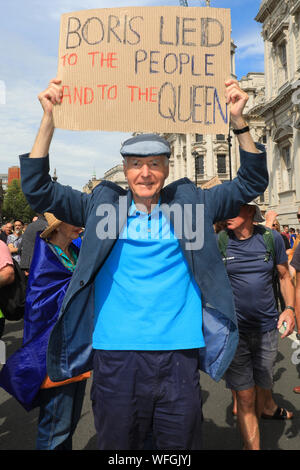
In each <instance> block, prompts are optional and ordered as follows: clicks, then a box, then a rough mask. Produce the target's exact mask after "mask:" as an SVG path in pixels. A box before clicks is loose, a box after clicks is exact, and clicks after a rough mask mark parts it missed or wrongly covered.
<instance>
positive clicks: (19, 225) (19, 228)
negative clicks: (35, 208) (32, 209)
mask: <svg viewBox="0 0 300 470" xmlns="http://www.w3.org/2000/svg"><path fill="white" fill-rule="evenodd" d="M22 228H23V224H22V222H20V221H19V220H16V222H15V223H14V229H15V232H16V233H20V232H21V231H22Z"/></svg>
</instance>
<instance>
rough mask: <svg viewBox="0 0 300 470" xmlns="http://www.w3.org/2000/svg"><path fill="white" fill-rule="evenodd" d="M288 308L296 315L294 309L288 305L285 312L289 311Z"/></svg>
mask: <svg viewBox="0 0 300 470" xmlns="http://www.w3.org/2000/svg"><path fill="white" fill-rule="evenodd" d="M288 308H289V309H290V310H292V311H293V313H295V309H294V307H291V306H290V305H287V306H286V307H285V310H287V309H288Z"/></svg>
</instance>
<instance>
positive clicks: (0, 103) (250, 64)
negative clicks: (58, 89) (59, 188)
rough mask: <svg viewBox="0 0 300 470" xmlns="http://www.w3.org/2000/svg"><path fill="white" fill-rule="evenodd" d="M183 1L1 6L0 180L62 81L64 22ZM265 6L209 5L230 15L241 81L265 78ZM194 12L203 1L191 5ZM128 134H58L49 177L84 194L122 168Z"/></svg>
mask: <svg viewBox="0 0 300 470" xmlns="http://www.w3.org/2000/svg"><path fill="white" fill-rule="evenodd" d="M179 3H180V2H179V0H149V1H147V0H139V1H137V0H125V1H118V0H111V1H110V2H109V3H108V2H106V1H104V0H85V1H84V2H82V1H80V0H51V2H44V1H41V0H26V1H24V0H14V1H12V2H7V1H5V0H0V4H1V17H0V173H7V169H8V167H10V166H13V165H19V158H18V156H19V155H20V154H23V153H27V152H30V150H31V148H32V145H33V143H34V139H35V136H36V133H37V131H38V128H39V124H40V120H41V117H42V109H41V106H40V103H39V101H38V98H37V95H38V94H39V93H40V92H41V91H43V90H44V89H45V88H47V85H48V83H49V80H50V79H52V78H54V77H55V76H56V73H57V56H58V41H59V26H60V15H61V14H62V13H68V12H72V11H78V10H82V9H83V8H84V9H93V8H115V7H116V8H117V7H125V6H178V5H179ZM260 3H261V0H211V6H212V7H215V8H230V10H231V27H232V39H233V40H234V43H235V45H236V46H237V49H236V58H235V61H236V74H237V78H238V79H240V78H241V77H242V76H244V75H247V73H249V72H263V71H264V57H263V49H264V46H263V40H262V37H261V24H259V23H257V22H256V21H255V20H254V18H255V16H256V14H257V13H258V11H259V6H260ZM188 4H189V6H190V7H199V6H200V7H201V6H205V1H204V0H188ZM129 136H130V134H127V133H119V132H98V131H93V132H86V131H84V132H82V131H80V132H79V131H78V132H74V131H66V130H62V129H56V130H55V135H54V138H53V141H52V144H51V150H50V172H51V174H52V175H53V171H54V168H56V172H57V176H58V181H59V182H60V183H62V184H66V185H70V186H72V187H73V188H75V189H79V190H82V188H83V186H84V185H85V184H86V183H87V182H88V180H89V179H90V178H91V177H92V175H93V174H94V173H95V174H96V177H97V178H98V179H99V178H102V177H103V175H104V173H105V171H107V170H109V169H110V168H112V167H113V166H115V165H117V164H118V163H120V162H121V158H120V153H119V150H120V145H121V142H122V141H124V140H125V139H126V138H127V137H129Z"/></svg>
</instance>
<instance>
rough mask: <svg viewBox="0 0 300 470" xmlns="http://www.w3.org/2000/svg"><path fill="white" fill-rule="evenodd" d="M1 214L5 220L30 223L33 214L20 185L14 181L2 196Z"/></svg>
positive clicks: (17, 181)
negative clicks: (19, 220) (18, 220)
mask: <svg viewBox="0 0 300 470" xmlns="http://www.w3.org/2000/svg"><path fill="white" fill-rule="evenodd" d="M2 214H3V217H5V219H6V220H16V219H21V220H22V221H23V222H27V223H28V222H31V220H32V217H34V215H35V212H34V211H33V210H32V209H31V207H30V206H29V204H28V202H27V201H26V198H25V196H24V193H23V191H22V189H21V183H20V181H19V180H17V179H15V180H12V182H11V183H10V184H9V186H8V188H7V191H6V193H5V196H4V201H3V207H2Z"/></svg>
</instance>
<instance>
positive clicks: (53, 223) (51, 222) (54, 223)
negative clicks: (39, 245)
mask: <svg viewBox="0 0 300 470" xmlns="http://www.w3.org/2000/svg"><path fill="white" fill-rule="evenodd" d="M44 216H45V218H46V220H47V222H48V227H47V228H46V229H45V230H44V231H43V232H42V233H41V235H40V237H41V238H47V237H49V235H50V233H52V232H53V231H54V230H55V229H56V228H57V227H58V226H59V225H60V224H61V223H62V221H61V220H58V219H57V218H56V217H55V216H54V215H53V214H50V212H45V214H44Z"/></svg>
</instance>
